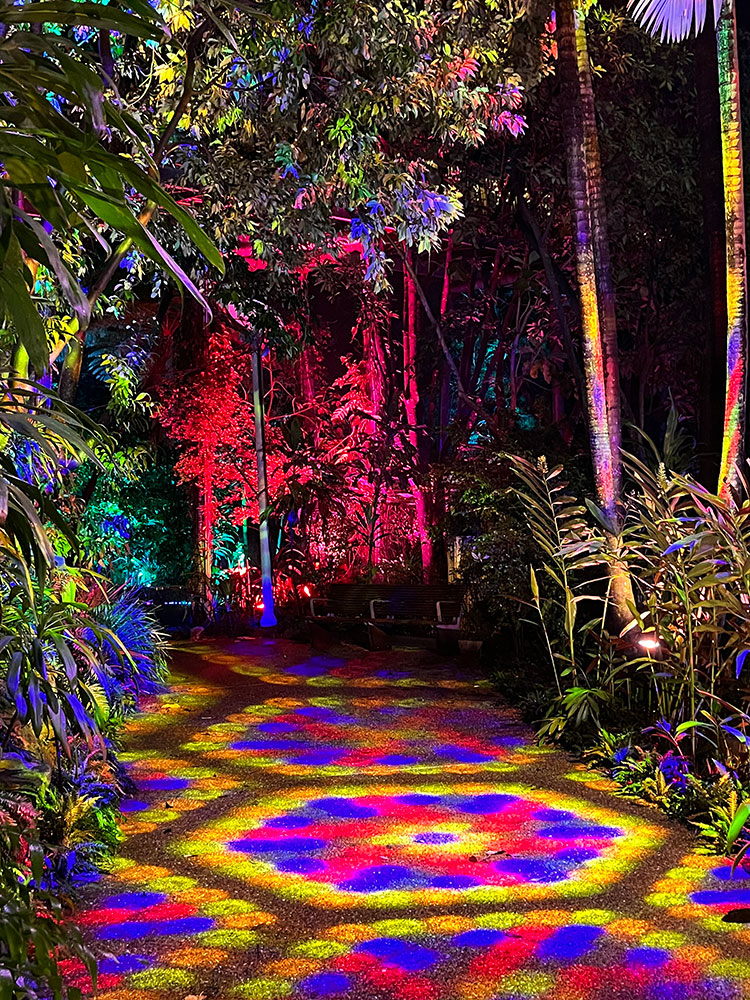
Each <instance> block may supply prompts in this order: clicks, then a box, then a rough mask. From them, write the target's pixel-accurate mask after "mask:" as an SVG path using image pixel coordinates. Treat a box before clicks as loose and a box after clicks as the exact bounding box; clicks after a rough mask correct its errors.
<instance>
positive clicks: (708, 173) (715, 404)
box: [695, 24, 727, 486]
mask: <svg viewBox="0 0 750 1000" xmlns="http://www.w3.org/2000/svg"><path fill="white" fill-rule="evenodd" d="M716 49H717V46H716V33H715V30H714V28H713V26H712V25H710V24H709V25H706V27H705V28H704V29H703V31H702V32H701V33H700V35H699V36H698V38H697V40H696V44H695V85H696V90H697V93H698V151H699V157H700V159H699V163H700V185H701V194H702V200H703V231H704V251H703V252H704V275H705V280H704V293H705V312H706V325H707V328H708V331H709V339H708V343H707V344H706V367H707V369H708V374H707V377H706V378H705V379H704V381H703V398H702V400H701V401H700V420H699V428H698V430H699V438H698V440H699V443H700V453H701V454H700V477H701V482H702V483H704V484H705V485H706V486H709V484H711V483H714V482H716V479H717V476H718V474H719V457H720V455H721V445H722V434H721V428H722V421H723V417H724V380H725V372H726V353H727V276H726V260H727V251H726V232H725V225H724V193H723V180H722V169H723V165H722V158H721V118H720V111H719V96H718V84H719V67H718V60H717V51H716Z"/></svg>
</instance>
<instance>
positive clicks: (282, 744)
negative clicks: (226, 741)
mask: <svg viewBox="0 0 750 1000" xmlns="http://www.w3.org/2000/svg"><path fill="white" fill-rule="evenodd" d="M231 747H232V749H233V750H291V751H293V750H299V749H300V745H299V743H296V742H295V741H294V740H239V741H238V742H237V743H232V744H231Z"/></svg>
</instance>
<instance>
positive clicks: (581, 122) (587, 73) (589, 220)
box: [556, 0, 633, 628]
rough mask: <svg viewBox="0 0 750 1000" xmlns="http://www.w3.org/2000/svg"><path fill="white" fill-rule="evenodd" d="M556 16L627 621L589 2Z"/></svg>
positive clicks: (593, 435) (616, 571) (587, 333)
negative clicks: (589, 34)
mask: <svg viewBox="0 0 750 1000" xmlns="http://www.w3.org/2000/svg"><path fill="white" fill-rule="evenodd" d="M556 18H557V26H556V34H557V50H558V68H559V73H560V84H561V86H560V89H561V95H562V98H563V101H564V104H565V114H564V116H563V119H564V121H565V125H566V133H567V134H566V153H567V161H568V188H569V191H570V198H571V207H572V210H573V218H574V223H575V255H576V270H577V276H578V287H579V294H580V299H581V326H582V334H583V360H584V370H585V376H586V395H587V408H588V414H589V434H590V439H591V453H592V460H593V465H594V480H595V483H596V493H597V500H598V502H599V505H600V507H601V509H602V513H603V515H604V518H603V520H604V523H605V525H606V526H607V535H608V537H609V539H610V544H611V546H612V550H613V558H612V560H611V562H610V599H611V604H612V611H613V617H614V620H615V622H616V623H617V625H618V626H619V627H621V628H623V627H626V626H628V625H629V624H630V623H631V622H632V620H633V613H632V605H633V590H632V584H631V582H630V578H629V576H628V574H627V571H626V569H625V567H624V566H623V565H622V563H621V561H620V560H619V559H618V558H617V549H618V546H619V544H620V542H619V538H618V536H619V500H620V481H621V471H622V456H621V436H622V435H621V416H620V370H619V355H618V348H617V322H616V318H615V295H614V284H613V281H612V269H611V263H610V258H609V237H608V233H607V218H606V211H605V206H604V192H603V182H602V169H601V157H600V154H599V136H598V132H597V125H596V112H595V106H594V90H593V84H592V79H591V65H590V62H589V54H588V43H587V38H586V19H585V6H584V4H582V3H581V2H580V0H557V4H556Z"/></svg>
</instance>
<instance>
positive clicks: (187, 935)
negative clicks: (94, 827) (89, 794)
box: [65, 859, 277, 1000]
mask: <svg viewBox="0 0 750 1000" xmlns="http://www.w3.org/2000/svg"><path fill="white" fill-rule="evenodd" d="M108 877H109V878H110V879H111V880H113V881H114V882H115V883H117V882H119V883H122V886H121V888H120V887H117V886H114V887H112V886H111V887H110V888H114V889H115V891H114V892H112V893H111V894H110V895H109V896H107V897H105V898H104V899H102V900H100V901H99V903H98V905H97V906H96V908H95V909H92V910H89V911H87V912H85V913H82V914H80V915H79V916H78V917H77V920H78V922H79V923H80V924H81V925H82V927H83V928H84V930H85V931H86V932H87V934H88V936H89V938H90V939H91V940H92V942H93V944H94V945H95V946H96V947H97V949H98V950H99V951H100V952H102V953H103V957H102V958H101V960H100V962H99V980H98V989H99V993H98V997H99V1000H139V998H141V997H143V998H150V997H163V996H165V995H172V993H173V991H174V994H175V995H176V996H180V997H184V995H185V991H186V990H190V989H191V988H192V987H193V986H194V985H195V984H196V983H197V984H199V983H200V982H201V981H202V980H203V981H205V975H206V970H207V969H212V968H215V967H216V966H217V965H218V964H220V963H222V962H225V961H232V954H233V952H236V951H246V950H247V949H248V948H249V947H252V946H255V945H257V944H258V942H260V941H263V940H265V937H266V934H267V932H268V929H269V928H271V927H272V925H273V924H275V922H276V919H277V918H276V917H275V916H274V915H273V914H271V913H267V912H265V911H264V910H262V909H261V908H260V907H259V906H257V905H256V904H255V903H253V902H251V901H249V900H241V899H231V898H230V897H229V894H228V893H227V892H226V891H225V890H223V889H217V888H206V887H205V886H202V885H200V884H199V883H198V882H196V880H195V879H192V878H188V877H186V876H181V875H175V874H174V873H173V872H171V871H170V870H169V869H168V868H165V867H162V866H158V865H139V864H137V863H136V862H135V861H133V860H128V859H121V860H119V861H118V862H117V863H116V866H115V869H114V871H113V872H112V874H111V875H110V876H108ZM65 974H66V978H67V981H68V984H69V985H70V986H74V987H78V988H80V989H82V990H84V992H90V991H91V982H90V980H89V978H88V975H87V973H86V971H85V969H84V968H83V967H82V965H80V964H79V963H76V962H73V961H69V962H67V963H66V966H65Z"/></svg>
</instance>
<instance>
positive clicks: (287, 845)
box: [229, 837, 326, 854]
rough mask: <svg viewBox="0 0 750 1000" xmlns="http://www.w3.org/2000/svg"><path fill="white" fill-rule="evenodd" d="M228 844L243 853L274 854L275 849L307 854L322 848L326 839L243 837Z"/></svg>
mask: <svg viewBox="0 0 750 1000" xmlns="http://www.w3.org/2000/svg"><path fill="white" fill-rule="evenodd" d="M229 846H230V847H231V848H232V850H234V851H242V853H243V854H275V853H276V852H277V851H278V852H284V853H295V854H296V853H300V854H309V853H312V851H320V850H322V849H323V848H324V847H325V846H326V841H325V840H319V839H317V838H316V837H285V838H283V839H279V840H270V839H269V840H264V839H263V838H261V837H245V838H244V839H243V840H234V841H232V842H231V843H230V845H229Z"/></svg>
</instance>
